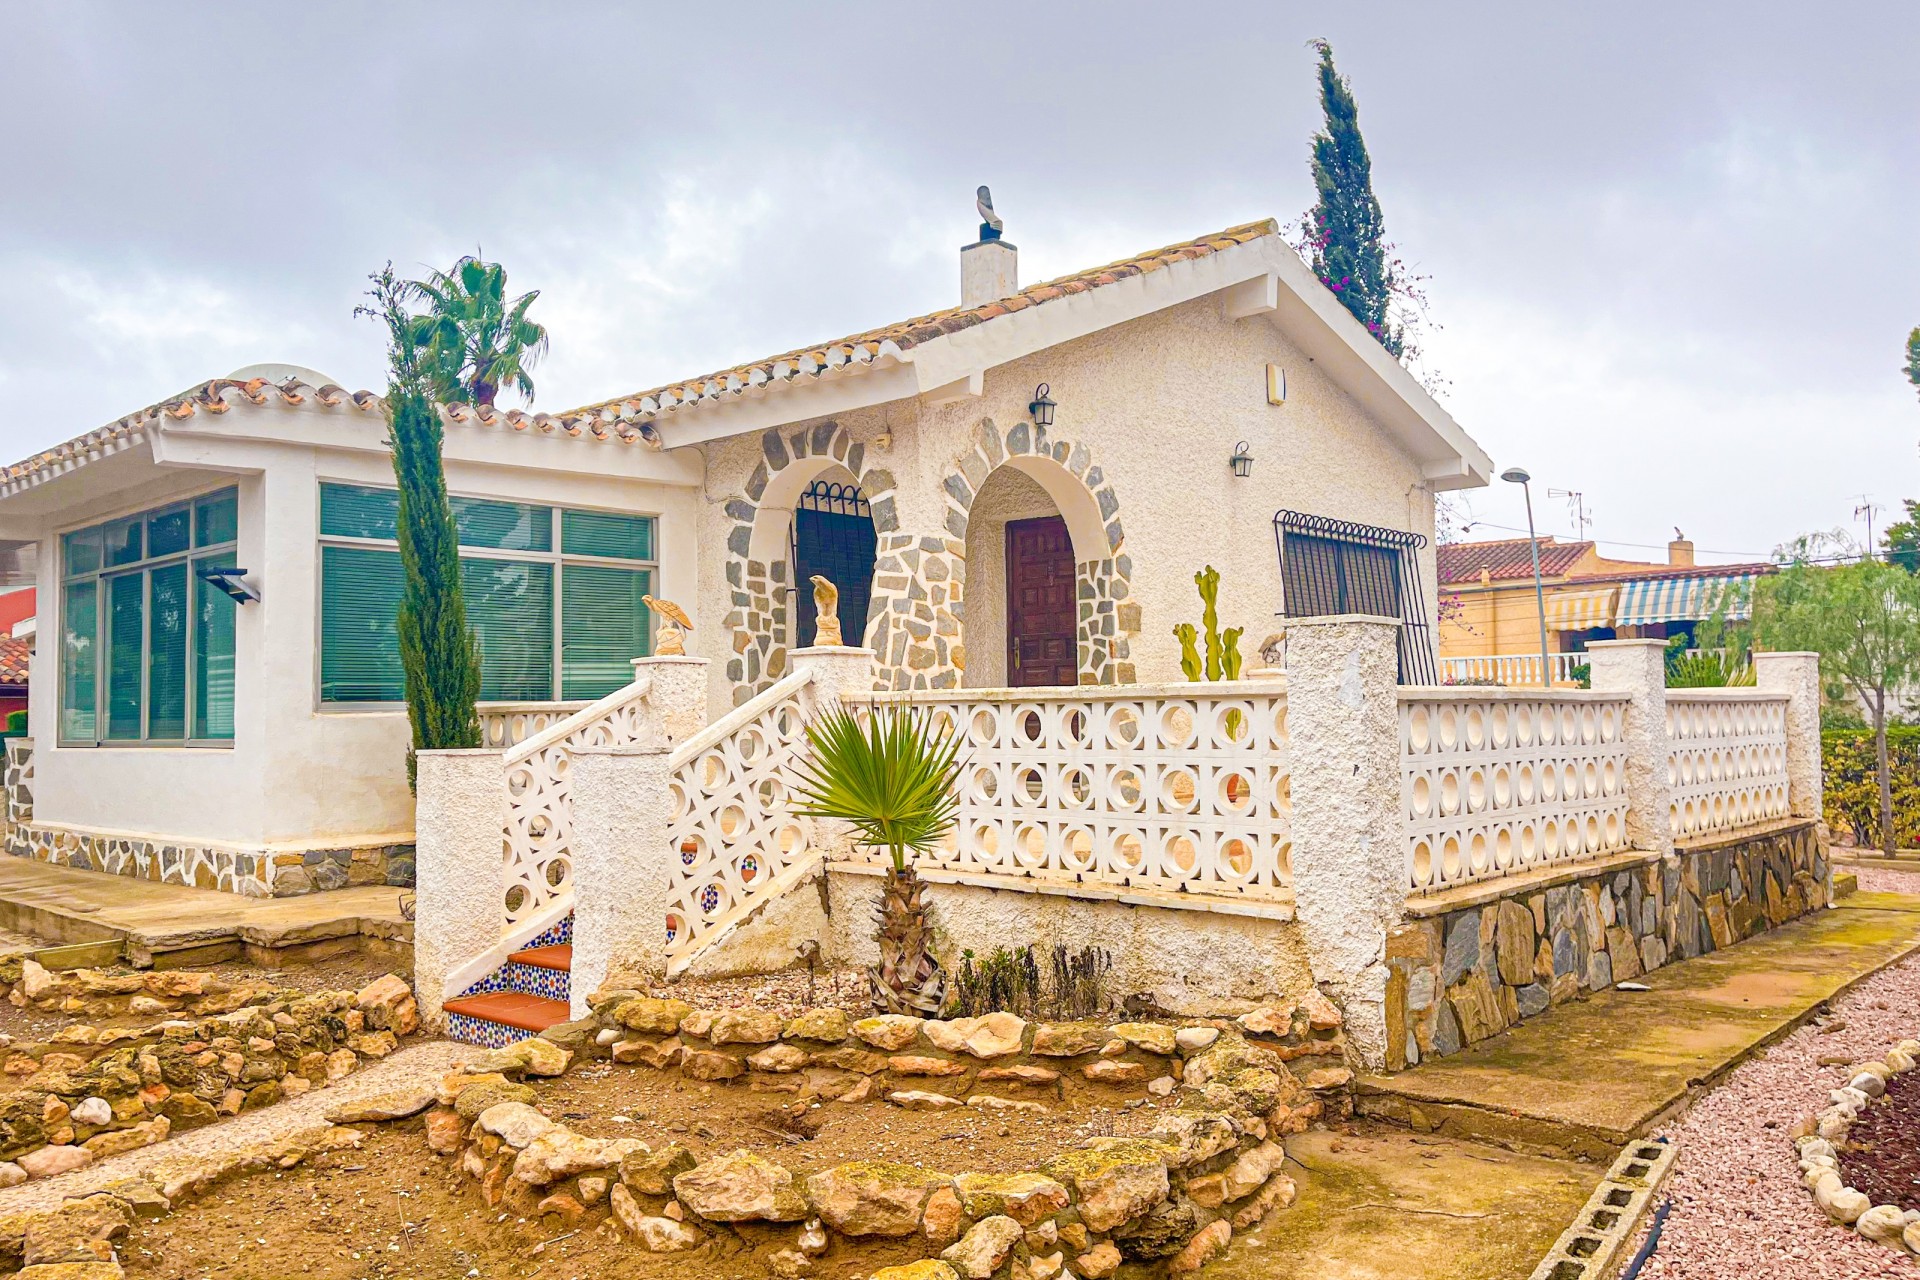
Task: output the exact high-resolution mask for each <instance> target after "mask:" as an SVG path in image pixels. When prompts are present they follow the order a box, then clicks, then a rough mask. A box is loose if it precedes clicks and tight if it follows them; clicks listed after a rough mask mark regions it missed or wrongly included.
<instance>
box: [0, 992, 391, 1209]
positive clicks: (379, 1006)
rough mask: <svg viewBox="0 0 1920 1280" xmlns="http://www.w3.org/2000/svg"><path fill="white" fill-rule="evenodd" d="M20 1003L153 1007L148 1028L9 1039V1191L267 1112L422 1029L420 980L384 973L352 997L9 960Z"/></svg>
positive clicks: (110, 1010) (1, 1055)
mask: <svg viewBox="0 0 1920 1280" xmlns="http://www.w3.org/2000/svg"><path fill="white" fill-rule="evenodd" d="M0 984H4V985H5V986H6V988H7V989H8V995H7V998H8V999H9V1000H10V1001H11V1002H12V1003H13V1004H15V1005H17V1006H21V1007H29V1006H30V1007H32V1008H35V1009H38V1010H41V1011H43V1012H70V1013H75V1014H79V1015H84V1016H89V1017H96V1018H101V1017H113V1016H120V1015H123V1014H129V1013H132V1014H147V1015H153V1016H155V1017H158V1018H160V1019H162V1020H161V1021H158V1022H155V1023H152V1024H150V1025H147V1026H144V1027H124V1028H104V1029H103V1028H98V1027H94V1026H91V1025H88V1024H86V1023H74V1024H73V1025H70V1026H67V1027H64V1028H62V1029H61V1030H60V1031H59V1032H57V1033H55V1034H54V1035H53V1036H52V1037H50V1038H49V1039H48V1040H47V1041H45V1042H44V1043H9V1044H5V1045H4V1046H0V1075H4V1076H6V1077H8V1087H7V1089H6V1091H4V1092H0V1189H4V1188H7V1187H14V1186H19V1185H20V1184H21V1183H23V1182H26V1181H28V1180H29V1179H32V1178H49V1177H55V1176H57V1175H59V1174H62V1173H68V1172H71V1171H73V1170H75V1169H80V1168H85V1167H86V1166H87V1165H90V1164H92V1163H93V1162H94V1161H95V1160H100V1159H105V1158H107V1157H109V1156H114V1155H119V1154H121V1153H122V1152H126V1151H133V1150H137V1149H138V1148H141V1147H146V1146H151V1145H153V1144H154V1143H156V1142H161V1141H164V1140H165V1139H166V1138H167V1137H168V1136H169V1135H170V1134H172V1133H174V1132H184V1131H186V1130H188V1129H195V1128H199V1127H200V1126H202V1125H207V1124H212V1123H214V1122H215V1121H217V1120H219V1119H220V1118H222V1117H224V1116H229V1115H237V1114H239V1113H240V1112H243V1111H253V1110H257V1109H259V1108H261V1107H266V1106H271V1105H273V1104H274V1103H276V1102H279V1101H280V1100H281V1099H282V1098H286V1097H291V1096H297V1095H298V1094H302V1093H305V1092H306V1091H307V1090H309V1089H311V1088H314V1087H315V1086H319V1085H326V1084H330V1083H332V1082H333V1081H336V1080H339V1079H341V1078H342V1077H344V1076H347V1075H350V1074H352V1073H353V1072H354V1071H356V1070H358V1069H359V1068H360V1066H361V1065H362V1064H363V1063H364V1062H366V1061H369V1060H374V1059H379V1058H384V1057H386V1056H387V1055H388V1054H391V1053H392V1052H393V1051H394V1050H396V1049H397V1048H399V1047H400V1037H401V1036H405V1035H409V1034H411V1033H413V1032H414V1031H416V1030H418V1028H419V1025H420V1014H419V1008H418V1006H417V1005H416V1003H415V1001H414V997H413V992H412V990H411V988H409V987H408V985H407V984H406V982H405V981H403V980H402V979H401V978H400V977H399V976H398V975H395V974H388V975H386V976H385V977H382V978H379V979H377V980H375V981H374V982H372V983H370V984H369V985H367V986H366V987H364V988H362V989H361V990H359V991H357V992H355V991H345V990H340V991H322V992H315V993H306V992H301V991H295V990H290V989H287V988H281V987H275V986H273V985H272V984H270V983H265V982H261V983H242V984H239V985H235V986H228V985H225V984H222V983H220V982H217V981H215V980H214V978H213V975H211V974H207V973H195V972H191V971H188V970H182V969H171V970H164V971H155V972H149V973H110V972H105V971H102V970H98V969H72V970H67V971H65V972H63V973H50V972H49V971H48V970H46V969H45V968H43V967H41V966H40V965H39V964H37V963H36V962H34V961H33V960H31V959H20V958H18V957H14V958H10V959H7V960H5V961H0Z"/></svg>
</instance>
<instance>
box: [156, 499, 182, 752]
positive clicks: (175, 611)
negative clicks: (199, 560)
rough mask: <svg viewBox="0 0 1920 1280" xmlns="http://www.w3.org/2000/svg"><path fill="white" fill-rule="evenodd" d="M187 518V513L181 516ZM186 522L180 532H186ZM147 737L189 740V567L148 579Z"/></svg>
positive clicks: (168, 568)
mask: <svg viewBox="0 0 1920 1280" xmlns="http://www.w3.org/2000/svg"><path fill="white" fill-rule="evenodd" d="M180 514H181V515H182V516H185V514H186V512H185V511H184V510H182V511H181V513H180ZM185 527H186V525H185V521H184V520H183V521H182V522H181V528H182V530H183V531H184V530H185ZM147 616H148V617H149V618H150V619H152V623H151V626H150V627H149V630H148V636H147V736H148V737H149V738H158V739H172V738H184V737H186V736H187V566H186V565H184V564H170V565H166V566H164V567H162V568H159V569H154V570H152V571H151V572H150V573H148V575H147Z"/></svg>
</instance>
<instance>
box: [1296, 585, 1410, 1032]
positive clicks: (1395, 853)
mask: <svg viewBox="0 0 1920 1280" xmlns="http://www.w3.org/2000/svg"><path fill="white" fill-rule="evenodd" d="M1399 628H1400V623H1399V621H1398V620H1397V619H1392V618H1376V617H1369V616H1359V615H1338V616H1333V617H1324V618H1289V619H1287V631H1288V636H1287V728H1288V732H1289V734H1290V736H1291V739H1292V750H1291V757H1292V763H1293V783H1292V786H1293V891H1294V900H1295V903H1296V904H1297V907H1298V910H1299V918H1300V927H1301V930H1302V931H1303V932H1304V933H1305V935H1306V939H1307V954H1308V958H1309V960H1310V961H1311V963H1312V965H1313V972H1314V975H1315V976H1316V977H1317V978H1318V979H1319V980H1320V981H1321V982H1323V983H1325V984H1326V985H1327V986H1328V987H1329V988H1331V989H1332V990H1333V993H1334V994H1335V996H1337V997H1338V998H1339V1000H1340V1002H1341V1004H1342V1006H1343V1007H1344V1010H1345V1013H1346V1020H1347V1037H1348V1042H1349V1043H1350V1044H1351V1045H1352V1046H1353V1047H1354V1049H1355V1051H1356V1052H1357V1053H1358V1054H1359V1055H1360V1057H1361V1059H1362V1060H1363V1061H1364V1062H1365V1063H1366V1065H1368V1066H1369V1067H1372V1068H1375V1069H1379V1068H1382V1067H1384V1066H1385V1065H1386V1053H1387V1019H1386V991H1387V966H1386V963H1385V955H1386V942H1387V932H1388V930H1390V929H1392V928H1393V927H1394V926H1395V925H1396V924H1398V923H1399V922H1400V921H1401V919H1402V918H1403V916H1404V913H1405V907H1406V898H1407V890H1406V830H1405V820H1404V816H1403V814H1402V812H1401V803H1400V707H1399V691H1398V687H1397V677H1398V656H1397V644H1398V640H1399Z"/></svg>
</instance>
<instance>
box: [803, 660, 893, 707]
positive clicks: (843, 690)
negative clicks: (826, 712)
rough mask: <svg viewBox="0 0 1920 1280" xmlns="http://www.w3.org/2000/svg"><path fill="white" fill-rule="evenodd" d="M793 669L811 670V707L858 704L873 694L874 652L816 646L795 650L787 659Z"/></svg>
mask: <svg viewBox="0 0 1920 1280" xmlns="http://www.w3.org/2000/svg"><path fill="white" fill-rule="evenodd" d="M788 660H789V662H790V663H791V665H792V667H793V670H795V671H811V672H812V673H813V687H812V689H811V691H810V693H811V697H812V705H813V707H815V708H825V707H827V706H830V705H832V704H833V703H835V702H857V701H859V700H860V699H862V698H865V697H866V696H867V695H869V694H871V693H872V692H873V651H872V650H870V649H862V648H858V647H856V646H853V645H816V646H814V647H813V648H810V649H795V650H794V651H793V653H792V654H790V655H789V658H788Z"/></svg>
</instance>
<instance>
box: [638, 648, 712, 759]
mask: <svg viewBox="0 0 1920 1280" xmlns="http://www.w3.org/2000/svg"><path fill="white" fill-rule="evenodd" d="M633 674H634V678H635V679H636V680H637V679H640V678H642V677H651V678H652V680H653V692H652V693H650V694H648V695H647V701H648V703H649V705H650V706H651V708H652V710H653V713H654V720H655V722H656V723H657V724H659V726H660V732H661V735H662V736H663V737H664V738H665V740H666V742H667V745H668V746H673V745H675V744H678V743H682V742H685V741H686V740H687V739H688V738H691V737H692V736H693V735H694V734H696V733H698V732H700V731H701V730H702V729H704V728H706V727H707V660H706V659H705V658H692V657H675V658H635V659H634V660H633Z"/></svg>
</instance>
